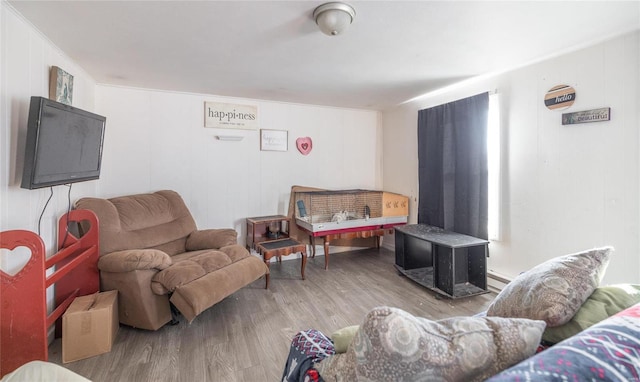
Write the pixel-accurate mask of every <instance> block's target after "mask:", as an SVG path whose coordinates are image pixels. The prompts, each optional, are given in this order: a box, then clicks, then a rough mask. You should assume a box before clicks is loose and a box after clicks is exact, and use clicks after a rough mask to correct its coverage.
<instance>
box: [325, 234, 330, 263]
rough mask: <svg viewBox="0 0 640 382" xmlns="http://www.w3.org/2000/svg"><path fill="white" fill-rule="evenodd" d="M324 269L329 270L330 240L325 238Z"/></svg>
mask: <svg viewBox="0 0 640 382" xmlns="http://www.w3.org/2000/svg"><path fill="white" fill-rule="evenodd" d="M324 269H325V270H326V269H329V240H327V237H326V236H325V237H324Z"/></svg>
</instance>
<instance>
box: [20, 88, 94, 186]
mask: <svg viewBox="0 0 640 382" xmlns="http://www.w3.org/2000/svg"><path fill="white" fill-rule="evenodd" d="M105 125H106V118H105V117H103V116H100V115H97V114H93V113H90V112H88V111H84V110H80V109H78V108H75V107H72V106H69V105H65V104H62V103H59V102H55V101H52V100H50V99H47V98H43V97H31V104H30V106H29V119H28V122H27V142H26V147H25V156H24V169H23V172H22V184H21V185H20V187H22V188H28V189H35V188H42V187H49V186H56V185H60V184H67V183H75V182H84V181H86V180H93V179H98V178H99V177H100V164H101V162H102V143H103V140H104V128H105Z"/></svg>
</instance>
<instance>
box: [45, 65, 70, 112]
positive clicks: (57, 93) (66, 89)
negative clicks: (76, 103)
mask: <svg viewBox="0 0 640 382" xmlns="http://www.w3.org/2000/svg"><path fill="white" fill-rule="evenodd" d="M49 98H50V99H52V100H54V101H58V102H62V103H64V104H66V105H71V103H72V102H73V76H72V75H71V74H69V73H67V72H65V71H64V70H62V69H60V68H59V67H57V66H52V67H51V74H50V76H49Z"/></svg>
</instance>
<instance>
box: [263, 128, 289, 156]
mask: <svg viewBox="0 0 640 382" xmlns="http://www.w3.org/2000/svg"><path fill="white" fill-rule="evenodd" d="M288 140H289V132H288V131H287V130H267V129H261V130H260V150H262V151H287V150H288V149H289V145H288Z"/></svg>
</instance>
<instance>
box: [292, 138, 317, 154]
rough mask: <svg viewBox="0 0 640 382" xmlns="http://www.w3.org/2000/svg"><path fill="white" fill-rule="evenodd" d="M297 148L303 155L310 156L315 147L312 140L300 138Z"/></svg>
mask: <svg viewBox="0 0 640 382" xmlns="http://www.w3.org/2000/svg"><path fill="white" fill-rule="evenodd" d="M296 147H297V148H298V151H300V153H301V154H302V155H308V154H309V153H310V152H311V148H312V147H313V143H312V142H311V138H309V137H300V138H298V139H296Z"/></svg>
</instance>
